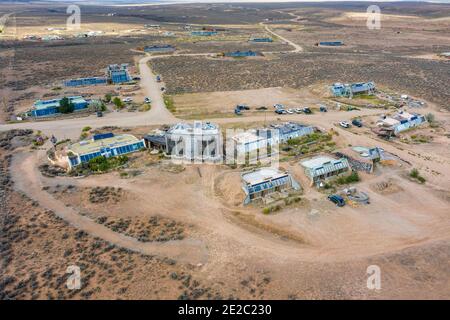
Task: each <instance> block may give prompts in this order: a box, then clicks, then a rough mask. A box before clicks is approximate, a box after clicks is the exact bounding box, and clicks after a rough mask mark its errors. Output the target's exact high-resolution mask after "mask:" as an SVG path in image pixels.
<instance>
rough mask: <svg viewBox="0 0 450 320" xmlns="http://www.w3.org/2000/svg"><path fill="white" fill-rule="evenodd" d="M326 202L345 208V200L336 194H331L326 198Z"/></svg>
mask: <svg viewBox="0 0 450 320" xmlns="http://www.w3.org/2000/svg"><path fill="white" fill-rule="evenodd" d="M328 200H330V201H331V202H333V203H334V204H335V205H337V206H338V207H343V206H345V200H344V198H342V197H341V196H339V195H337V194H332V195H329V196H328Z"/></svg>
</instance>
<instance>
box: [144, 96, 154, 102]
mask: <svg viewBox="0 0 450 320" xmlns="http://www.w3.org/2000/svg"><path fill="white" fill-rule="evenodd" d="M144 102H145V103H151V102H152V99H150V98H149V97H145V99H144Z"/></svg>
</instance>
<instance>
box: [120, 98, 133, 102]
mask: <svg viewBox="0 0 450 320" xmlns="http://www.w3.org/2000/svg"><path fill="white" fill-rule="evenodd" d="M122 101H123V102H125V103H128V102H133V99H132V98H130V97H126V98H123V99H122Z"/></svg>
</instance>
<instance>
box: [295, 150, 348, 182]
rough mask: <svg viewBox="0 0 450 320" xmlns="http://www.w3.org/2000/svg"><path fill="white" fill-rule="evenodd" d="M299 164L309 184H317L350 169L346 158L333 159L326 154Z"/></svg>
mask: <svg viewBox="0 0 450 320" xmlns="http://www.w3.org/2000/svg"><path fill="white" fill-rule="evenodd" d="M300 164H301V166H302V167H303V169H304V170H305V174H306V175H307V176H308V177H309V179H310V180H311V186H313V185H315V184H316V185H319V184H320V183H321V182H323V181H325V180H327V179H330V178H332V177H336V176H339V175H340V174H343V173H346V172H348V171H350V165H349V163H348V160H347V159H346V158H340V159H334V158H330V157H327V156H318V157H315V158H312V159H308V160H304V161H302V162H301V163H300Z"/></svg>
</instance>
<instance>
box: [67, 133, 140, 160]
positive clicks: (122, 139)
mask: <svg viewBox="0 0 450 320" xmlns="http://www.w3.org/2000/svg"><path fill="white" fill-rule="evenodd" d="M139 141H140V140H139V139H138V138H136V137H135V136H133V135H131V134H121V135H116V136H113V137H110V138H105V139H100V140H95V141H94V140H93V139H89V140H83V141H80V142H77V143H74V144H72V145H70V146H69V148H68V149H69V151H72V152H73V153H75V154H78V155H83V154H89V153H93V152H98V151H99V150H100V149H101V148H104V147H109V148H117V147H121V146H126V145H129V144H132V143H136V142H139Z"/></svg>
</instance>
